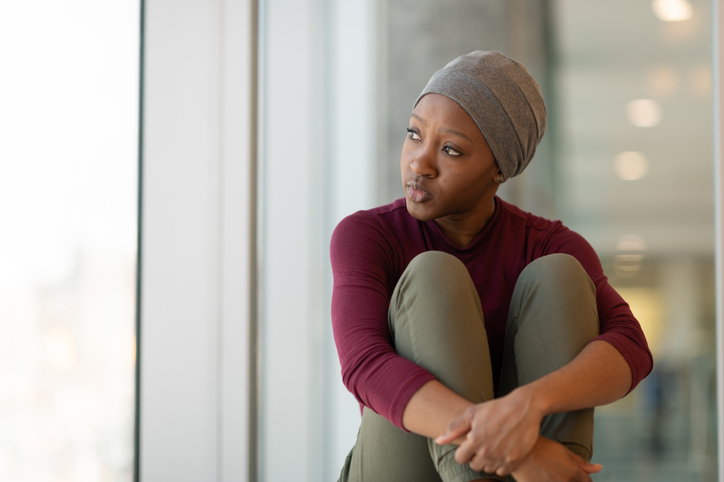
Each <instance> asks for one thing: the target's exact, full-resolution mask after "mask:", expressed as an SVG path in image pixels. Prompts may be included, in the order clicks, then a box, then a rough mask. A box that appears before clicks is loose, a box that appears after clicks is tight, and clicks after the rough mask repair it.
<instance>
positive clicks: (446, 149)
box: [442, 146, 462, 156]
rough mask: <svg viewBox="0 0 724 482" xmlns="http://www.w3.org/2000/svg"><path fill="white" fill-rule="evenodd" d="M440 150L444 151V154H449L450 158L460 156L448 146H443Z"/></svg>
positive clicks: (458, 152)
mask: <svg viewBox="0 0 724 482" xmlns="http://www.w3.org/2000/svg"><path fill="white" fill-rule="evenodd" d="M442 150H443V151H445V152H446V153H448V154H450V155H451V156H459V155H460V154H462V153H461V152H460V151H458V150H455V149H454V148H452V147H450V146H445V147H443V148H442Z"/></svg>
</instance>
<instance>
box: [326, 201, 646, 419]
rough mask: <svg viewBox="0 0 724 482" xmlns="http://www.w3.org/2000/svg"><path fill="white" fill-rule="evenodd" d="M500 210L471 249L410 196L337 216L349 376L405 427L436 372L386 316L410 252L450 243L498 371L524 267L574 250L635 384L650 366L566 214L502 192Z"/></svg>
mask: <svg viewBox="0 0 724 482" xmlns="http://www.w3.org/2000/svg"><path fill="white" fill-rule="evenodd" d="M495 203H496V208H495V213H494V214H493V217H492V218H491V219H490V221H489V222H488V224H487V226H485V228H484V229H483V231H482V232H481V233H480V234H479V235H478V236H477V237H476V238H475V239H474V240H473V241H472V242H471V243H470V245H469V246H467V247H465V248H460V247H457V246H455V245H454V244H453V243H452V242H451V241H450V240H449V239H448V238H447V237H446V236H445V235H444V234H443V233H442V231H441V230H440V228H439V227H438V226H437V225H436V224H435V222H433V221H427V222H423V221H419V220H417V219H415V218H413V217H412V216H411V215H410V214H409V213H408V212H407V208H406V204H405V199H404V198H402V199H398V200H397V201H395V202H393V203H392V204H388V205H386V206H382V207H379V208H375V209H371V210H369V211H359V212H357V213H355V214H352V215H350V216H348V217H346V218H345V219H343V220H342V221H341V222H340V223H339V225H337V227H336V229H335V231H334V233H333V235H332V242H331V260H332V271H333V274H334V291H333V294H332V326H333V330H334V339H335V343H336V345H337V352H338V354H339V360H340V362H341V366H342V380H343V382H344V384H345V386H346V387H347V388H348V389H349V391H350V392H352V394H353V395H354V396H355V398H357V400H358V401H359V402H360V404H362V405H365V406H367V407H369V408H371V409H372V410H374V411H375V412H376V413H378V414H380V415H382V416H384V417H385V418H387V419H388V420H390V421H391V422H392V423H394V424H395V425H397V426H398V427H400V428H403V429H404V427H403V426H402V413H403V411H404V409H405V407H406V406H407V403H408V401H409V400H410V397H412V395H413V394H414V393H415V392H416V391H417V390H418V389H419V388H420V387H422V385H424V384H425V383H427V382H428V381H430V380H433V379H434V378H435V377H434V376H433V375H432V374H431V373H430V372H428V371H427V370H425V369H423V368H421V367H419V366H418V365H416V364H415V363H413V362H411V361H409V360H407V359H405V358H402V357H401V356H399V355H398V354H397V353H396V352H395V348H394V344H393V340H392V337H391V334H390V331H389V328H388V324H387V310H388V308H389V304H390V299H391V297H392V291H393V290H394V289H395V285H396V284H397V281H398V280H399V279H400V276H401V275H402V272H403V271H404V270H405V268H406V267H407V265H408V264H409V263H410V261H411V260H412V259H413V258H414V257H415V256H417V255H418V254H420V253H422V252H425V251H433V250H434V251H443V252H445V253H449V254H452V255H453V256H455V257H457V258H458V259H460V260H461V261H462V262H463V263H464V264H465V266H466V267H467V269H468V271H469V273H470V276H471V277H472V280H473V282H474V284H475V287H476V289H477V291H478V295H479V296H480V302H481V305H482V308H483V316H484V318H485V328H486V330H487V334H488V343H489V345H490V356H491V358H492V360H491V361H492V367H493V379H494V380H496V381H497V380H498V378H499V376H500V369H501V360H502V354H503V342H504V338H505V327H506V323H507V319H508V309H509V307H510V300H511V297H512V295H513V288H514V287H515V283H516V281H517V279H518V276H519V275H520V273H521V271H522V270H523V268H525V267H526V266H527V265H528V263H530V262H531V261H533V260H534V259H536V258H539V257H541V256H545V255H547V254H552V253H567V254H570V255H572V256H573V257H575V258H576V259H577V260H578V261H579V262H580V263H581V265H582V266H583V268H584V269H585V270H586V272H587V273H588V276H589V277H590V278H591V279H592V280H593V282H594V284H595V286H596V303H597V305H598V316H599V322H600V334H599V336H598V337H597V338H595V339H596V340H605V341H606V342H608V343H610V344H611V345H613V346H614V347H615V348H616V349H617V350H618V351H619V352H620V353H621V355H623V357H624V358H625V359H626V361H627V362H628V365H629V367H630V368H631V374H632V378H633V382H632V384H631V389H633V388H634V387H635V386H636V385H637V384H638V383H639V382H640V381H641V380H642V379H643V378H644V377H646V375H648V374H649V372H650V371H651V368H652V366H653V358H652V356H651V352H650V351H649V348H648V345H647V343H646V338H645V337H644V333H643V331H642V330H641V326H640V325H639V323H638V321H636V319H635V318H634V316H633V314H632V313H631V310H630V308H629V306H628V304H627V303H626V302H625V301H624V300H623V299H622V298H621V296H620V295H619V294H618V293H617V292H616V291H615V290H614V289H613V288H612V287H611V285H609V283H608V279H607V278H606V276H604V274H603V269H602V267H601V263H600V261H599V259H598V256H597V255H596V253H595V251H594V250H593V248H592V247H591V246H590V244H588V242H586V240H585V239H583V237H581V236H580V235H579V234H577V233H575V232H573V231H571V230H570V229H568V228H566V227H565V226H564V225H563V224H562V223H561V222H560V221H549V220H547V219H544V218H541V217H538V216H535V215H533V214H530V213H527V212H524V211H522V210H521V209H519V208H517V207H516V206H513V205H512V204H509V203H507V202H505V201H503V200H501V199H500V198H497V197H496V198H495Z"/></svg>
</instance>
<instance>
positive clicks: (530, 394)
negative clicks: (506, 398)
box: [510, 384, 551, 420]
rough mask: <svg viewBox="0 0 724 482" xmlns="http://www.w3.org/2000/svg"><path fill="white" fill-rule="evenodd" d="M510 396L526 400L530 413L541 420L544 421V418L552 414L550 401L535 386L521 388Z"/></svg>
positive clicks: (529, 385)
mask: <svg viewBox="0 0 724 482" xmlns="http://www.w3.org/2000/svg"><path fill="white" fill-rule="evenodd" d="M510 395H513V396H515V397H518V398H520V399H521V400H524V401H525V403H526V404H527V406H528V410H529V411H530V413H532V414H533V415H535V416H536V418H538V419H539V420H543V417H545V416H546V415H549V414H550V413H551V412H550V407H551V402H550V400H549V399H548V397H546V396H545V393H543V392H542V391H541V390H538V389H537V388H536V387H535V386H534V385H533V384H528V385H523V386H520V387H518V388H516V389H515V390H513V391H512V392H510Z"/></svg>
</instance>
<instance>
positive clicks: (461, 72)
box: [331, 51, 653, 482]
mask: <svg viewBox="0 0 724 482" xmlns="http://www.w3.org/2000/svg"><path fill="white" fill-rule="evenodd" d="M545 123H546V111H545V106H544V104H543V99H542V96H541V92H540V89H539V87H538V85H537V84H536V82H535V80H534V79H533V78H532V77H531V76H530V75H529V74H528V72H527V71H526V70H525V68H524V67H523V66H522V65H520V64H519V63H517V62H515V61H514V60H511V59H509V58H506V57H505V56H503V55H501V54H499V53H497V52H483V51H476V52H472V53H470V54H468V55H463V56H461V57H458V58H457V59H455V60H453V61H452V62H450V63H449V64H448V65H447V66H446V67H445V68H443V69H442V70H440V71H439V72H437V73H436V74H435V75H434V76H433V77H432V78H431V79H430V82H429V83H428V85H427V86H426V87H425V89H424V90H423V91H422V93H421V94H420V96H419V97H418V99H417V101H416V102H415V106H414V110H413V112H412V115H411V116H410V125H409V128H408V135H407V138H406V139H405V142H404V144H403V147H402V156H401V162H400V167H401V174H402V187H403V189H404V192H405V198H402V199H399V200H397V201H395V202H393V203H392V204H389V205H387V206H382V207H378V208H375V209H372V210H369V211H360V212H357V213H355V214H353V215H351V216H349V217H347V218H345V219H344V220H343V221H342V222H341V223H340V224H339V225H338V226H337V228H336V229H335V232H334V235H333V237H332V245H331V259H332V269H333V272H334V292H333V298H332V323H333V327H334V335H335V341H336V344H337V350H338V353H339V357H340V361H341V364H342V377H343V381H344V383H345V385H346V386H347V387H348V389H349V390H350V391H351V392H352V394H354V396H355V397H356V398H357V400H358V401H359V402H360V404H361V407H362V408H363V411H362V423H361V426H360V431H359V434H358V438H357V443H356V444H355V446H354V448H353V449H352V451H351V452H350V455H349V456H348V457H347V460H346V461H345V465H344V468H343V470H342V474H341V477H340V480H341V481H369V482H385V481H394V482H404V481H410V482H413V481H414V482H426V481H440V480H443V481H445V482H465V481H479V480H511V479H510V478H511V477H512V478H514V480H516V481H518V482H541V481H548V480H550V481H553V480H555V481H559V480H561V481H579V480H580V481H588V480H591V478H590V475H589V474H591V473H594V472H597V471H598V470H600V469H601V467H600V466H599V465H595V464H591V463H590V462H589V461H590V459H591V455H592V437H593V407H595V406H598V405H603V404H607V403H611V402H613V401H615V400H617V399H619V398H621V397H622V396H624V395H625V394H627V393H628V392H629V391H630V390H632V389H633V388H634V387H635V386H636V384H638V383H639V382H640V381H641V380H642V379H643V378H644V377H645V376H646V375H647V374H648V373H649V372H650V371H651V368H652V363H653V362H652V358H651V353H650V351H649V349H648V346H647V344H646V339H645V338H644V335H643V332H642V331H641V327H640V326H639V324H638V322H637V321H636V319H635V318H634V317H633V315H632V314H631V311H630V309H629V307H628V305H627V304H626V303H625V302H624V301H623V299H621V297H620V296H619V295H618V293H616V292H615V291H614V290H613V288H612V287H611V286H610V285H609V284H608V281H607V279H606V277H605V276H604V274H603V271H602V268H601V264H600V262H599V260H598V258H597V256H596V254H595V252H594V251H593V249H592V248H591V246H590V245H589V244H588V243H587V242H586V241H585V240H584V239H583V238H582V237H581V236H579V235H578V234H576V233H574V232H573V231H571V230H569V229H568V228H566V227H565V226H563V224H561V223H560V222H559V221H549V220H546V219H543V218H540V217H537V216H534V215H533V214H530V213H527V212H524V211H522V210H520V209H518V208H517V207H515V206H513V205H511V204H509V203H506V202H505V201H503V200H501V199H500V198H498V197H496V191H497V190H498V187H499V186H500V184H502V183H503V182H506V181H507V180H508V179H510V178H511V177H513V176H515V175H517V174H520V173H521V172H522V171H523V169H524V168H525V167H526V166H527V165H528V163H529V162H530V160H531V159H532V157H533V154H534V152H535V149H536V146H537V145H538V143H539V142H540V140H541V137H542V136H543V132H544V130H545Z"/></svg>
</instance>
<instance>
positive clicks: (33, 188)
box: [0, 0, 717, 482]
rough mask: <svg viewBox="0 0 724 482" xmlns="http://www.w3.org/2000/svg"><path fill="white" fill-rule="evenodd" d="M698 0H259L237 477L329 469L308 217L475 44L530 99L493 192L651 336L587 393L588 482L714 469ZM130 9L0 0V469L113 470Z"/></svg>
mask: <svg viewBox="0 0 724 482" xmlns="http://www.w3.org/2000/svg"><path fill="white" fill-rule="evenodd" d="M191 3H195V4H203V3H204V2H203V0H197V1H196V2H184V3H183V4H181V3H174V2H169V3H168V5H169V6H168V7H167V12H166V13H168V14H169V16H168V18H172V17H174V15H176V16H178V17H179V18H183V17H184V15H187V11H186V10H185V8H186V5H187V4H191ZM205 3H213V2H205ZM220 3H224V2H220ZM229 3H231V2H229ZM711 7H712V5H711V2H707V1H704V0H654V1H648V0H647V1H642V2H625V1H623V0H608V1H605V2H604V1H602V0H596V1H588V2H580V1H575V0H535V1H534V0H484V1H482V0H450V1H447V2H444V3H442V2H436V1H433V0H416V1H412V0H366V1H362V0H354V1H352V0H348V1H343V0H303V1H302V0H300V1H295V2H290V1H282V0H267V1H259V2H258V14H259V16H258V19H259V20H258V33H259V37H258V38H259V42H258V68H257V73H258V87H257V89H258V90H257V98H258V158H257V163H258V169H259V172H258V178H257V179H256V185H257V191H256V196H257V199H258V202H259V206H258V222H257V223H256V224H255V225H254V227H253V229H254V230H255V231H256V234H255V235H256V237H257V239H258V246H259V251H258V259H257V261H258V265H257V266H258V273H257V275H256V281H255V282H256V283H258V289H259V291H258V318H255V319H254V320H252V324H254V325H255V326H257V327H258V330H259V331H258V336H259V339H258V349H259V355H258V358H256V360H257V363H258V366H257V367H256V369H257V370H258V373H259V382H258V384H257V385H256V386H252V387H250V388H248V389H247V390H246V391H245V392H244V393H245V396H246V397H248V398H249V399H255V400H258V411H255V412H254V413H252V414H251V417H252V418H253V419H254V420H255V423H256V424H257V425H256V426H254V424H252V426H254V430H255V432H254V440H253V442H254V443H253V447H252V448H250V453H251V455H250V457H251V458H252V459H254V460H255V462H253V463H251V466H252V468H251V469H250V471H249V473H250V474H251V475H250V480H253V479H255V480H263V481H270V482H271V481H278V480H279V481H280V480H289V479H290V478H291V479H292V480H309V481H318V480H336V477H337V475H338V473H339V469H340V468H341V465H342V462H343V460H344V456H345V455H346V453H347V452H348V451H349V449H350V448H351V446H352V444H353V443H354V438H355V436H356V431H357V426H358V423H359V411H358V407H357V405H356V402H355V401H354V399H353V398H352V396H351V395H350V394H349V393H347V392H346V390H345V389H344V387H343V386H342V383H341V377H340V374H339V365H338V362H337V359H336V353H335V350H334V346H333V342H332V337H331V328H330V321H329V301H330V297H331V292H330V290H331V273H330V270H329V262H328V255H327V248H328V243H329V236H330V235H331V232H332V230H333V229H334V226H335V225H336V223H337V222H339V220H340V219H342V218H343V217H344V216H346V215H348V214H351V213H352V212H354V211H356V210H358V209H367V208H371V207H374V206H377V205H380V204H383V203H387V202H390V201H392V200H393V199H396V198H398V197H401V196H402V195H403V193H402V190H401V189H400V181H399V168H398V160H399V153H400V148H401V144H402V141H403V139H404V136H405V127H406V125H407V119H408V117H409V113H410V110H411V107H412V103H413V101H414V100H415V98H416V97H417V95H418V93H419V92H420V90H421V89H422V87H423V86H424V85H425V83H426V82H427V80H428V79H429V77H430V75H431V74H432V73H433V72H435V71H436V70H438V69H439V68H441V67H442V66H444V65H445V64H446V63H447V62H448V61H449V60H451V59H452V58H454V57H456V56H458V55H461V54H463V53H467V52H470V51H472V50H477V49H484V50H498V51H501V52H503V53H504V54H506V55H508V56H510V57H513V58H515V59H517V60H519V61H521V62H522V63H523V64H524V65H525V66H526V67H527V68H528V70H529V71H530V72H531V73H532V74H533V76H534V77H535V78H536V79H537V80H538V82H539V84H540V85H541V87H542V89H543V93H544V97H545V100H546V103H547V107H548V116H549V123H548V129H547V133H546V136H545V138H544V141H543V144H542V145H541V146H540V148H539V149H538V151H537V154H536V158H535V160H534V162H533V163H532V164H531V166H530V168H529V169H528V170H527V171H526V172H525V173H524V174H523V175H521V176H520V177H518V178H515V179H513V180H512V181H510V182H508V183H506V184H505V185H504V189H503V190H502V191H501V192H500V195H501V197H503V198H504V199H506V200H508V201H511V202H513V203H515V204H518V205H519V206H520V207H522V208H523V209H525V210H529V211H532V212H534V213H536V214H540V215H543V216H546V217H549V218H554V219H561V220H563V222H564V223H565V224H566V225H568V226H569V227H571V228H572V229H574V230H576V231H578V232H580V233H581V234H582V235H583V236H585V237H586V238H587V239H588V240H589V241H590V242H591V244H592V245H593V246H594V248H595V249H596V251H597V252H598V254H599V256H600V258H601V260H602V262H603V265H604V269H605V271H606V273H607V275H608V276H609V278H610V281H611V283H612V284H613V285H614V287H615V288H616V289H617V290H619V292H621V294H622V295H623V296H624V298H625V299H626V300H627V301H628V302H629V303H630V304H631V307H632V310H633V312H634V314H635V315H636V316H637V318H638V319H639V321H640V322H641V324H642V325H643V327H644V331H645V332H646V334H647V337H648V340H649V344H650V346H651V349H652V351H653V353H654V356H655V360H656V366H655V370H654V372H653V373H652V374H651V375H650V376H649V377H648V378H647V379H646V380H644V382H643V383H642V384H641V385H640V386H639V388H637V389H636V391H635V392H633V393H632V394H630V395H629V396H627V397H626V398H624V399H623V400H621V401H619V402H617V403H615V404H613V405H610V406H607V407H603V408H600V409H598V410H597V414H596V431H595V437H596V438H595V454H594V461H596V462H598V463H602V464H603V465H604V470H603V471H602V472H601V473H600V474H598V475H596V476H594V480H596V481H614V480H615V481H637V482H640V481H647V480H651V481H654V480H655V481H659V482H660V481H664V482H666V481H669V480H670V481H674V480H676V481H679V480H687V481H702V482H704V481H706V482H709V481H714V480H716V474H717V460H716V453H717V447H716V398H715V394H716V383H715V375H716V372H715V333H714V331H715V328H714V327H715V296H716V294H715V293H716V292H715V280H714V278H715V275H714V242H715V240H714V222H713V221H714V202H715V201H714V182H713V176H714V175H713V164H714V163H713V156H714V153H713V145H714V139H713V108H712V65H711V62H712V48H713V37H712V30H711V17H712V12H711ZM140 12H141V8H140V4H139V2H134V1H127V0H113V1H107V2H94V1H92V0H67V1H65V2H61V3H59V2H52V1H49V0H36V1H33V2H4V3H2V4H0V45H3V46H4V47H3V48H2V49H0V62H1V65H3V70H4V72H6V74H5V75H3V76H2V77H1V78H0V87H2V88H0V200H1V202H0V221H2V223H3V224H2V225H3V228H4V235H3V236H0V328H1V329H2V332H1V333H2V335H0V347H1V348H0V480H3V481H11V482H16V481H17V482H25V481H32V482H38V481H43V482H45V481H48V482H50V481H53V482H55V481H94V482H95V481H103V482H105V481H113V482H116V481H130V480H132V479H133V465H134V453H135V451H136V447H135V446H134V437H133V430H134V416H135V415H136V411H135V410H136V409H135V396H136V388H135V386H136V385H135V377H134V369H135V361H136V353H135V346H136V345H135V311H136V249H137V233H138V215H137V206H138V204H137V202H138V201H137V200H138V185H139V184H138V179H139V170H138V150H139V148H138V145H139V136H138V128H139V109H138V105H139V88H138V85H139V64H140V56H139V46H140V38H141V31H140V27H139V26H140V21H141V14H140ZM215 12H216V11H215ZM170 14H173V15H170ZM215 15H219V16H220V17H221V16H223V15H224V11H223V9H222V10H219V11H218V12H216V13H215ZM158 18H159V17H155V18H148V19H147V22H148V25H150V26H151V28H152V27H153V25H154V23H153V22H155V21H157V19H158ZM188 25H192V24H190V23H189V24H188ZM189 28H190V27H189ZM162 37H163V35H161V38H162ZM178 54H179V56H181V57H183V56H184V55H188V56H189V58H191V56H192V55H195V54H194V53H192V52H187V51H179V52H178ZM202 54H203V55H205V56H207V57H208V55H207V54H206V53H203V52H202ZM164 61H165V60H164V59H162V60H161V62H164ZM178 82H179V85H181V82H183V80H182V79H179V80H178ZM187 94H188V95H190V96H193V95H195V94H194V92H193V91H190V92H188V93H187ZM146 95H147V96H148V97H149V98H153V95H154V91H153V90H152V89H149V92H148V93H147V94H146ZM178 102H179V105H183V99H181V98H179V101H178ZM169 115H173V114H169ZM188 115H192V114H191V113H189V114H188ZM174 142H176V143H179V144H182V143H183V142H184V140H183V139H182V138H178V137H177V138H175V139H174ZM201 162H210V161H207V160H204V159H202V160H201ZM183 169H184V166H183V165H180V166H178V170H179V172H180V173H181V175H184V174H183ZM187 177H188V176H187ZM189 199H191V200H193V196H192V195H189ZM290 240H291V241H293V242H290ZM172 247H173V246H172ZM211 249H215V248H213V247H212V248H211ZM183 255H185V254H183ZM255 316H256V315H255ZM207 321H208V320H204V319H200V320H199V323H207ZM151 322H152V320H148V321H147V323H149V324H150V323H151ZM255 346H256V345H255ZM238 349H239V350H241V351H244V350H253V347H249V346H240V347H239V348H238ZM211 350H212V351H213V348H211ZM169 353H171V352H169ZM162 355H163V353H161V356H162ZM169 356H172V355H169ZM173 356H175V355H173ZM172 361H173V360H172ZM220 363H221V364H222V365H223V362H220ZM177 366H179V367H181V366H183V364H182V363H177ZM170 376H178V377H181V378H183V373H180V374H175V375H174V374H171V375H170ZM179 416H181V415H179ZM185 416H186V417H193V416H194V414H193V413H186V414H185ZM219 420H221V419H219ZM217 423H219V422H218V420H217ZM184 436H186V437H189V440H191V439H193V438H194V436H195V434H194V433H185V434H184ZM290 443H293V444H295V447H298V448H297V449H296V450H291V451H290V450H288V449H285V450H281V451H280V450H279V447H288V446H289V444H290ZM176 459H177V460H178V461H179V464H182V463H183V458H182V457H177V458H176ZM146 460H148V461H150V462H149V463H152V461H153V456H149V457H147V458H146ZM219 480H221V479H219ZM224 480H226V479H224Z"/></svg>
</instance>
